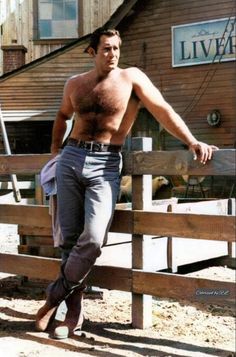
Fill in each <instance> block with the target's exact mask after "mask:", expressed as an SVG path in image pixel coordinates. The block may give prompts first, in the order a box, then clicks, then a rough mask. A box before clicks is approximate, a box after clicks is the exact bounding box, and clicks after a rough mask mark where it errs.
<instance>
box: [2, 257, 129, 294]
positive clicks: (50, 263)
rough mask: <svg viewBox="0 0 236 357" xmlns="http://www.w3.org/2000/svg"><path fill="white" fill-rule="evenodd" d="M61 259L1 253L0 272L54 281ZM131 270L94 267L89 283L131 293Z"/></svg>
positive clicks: (88, 278) (88, 279) (89, 276)
mask: <svg viewBox="0 0 236 357" xmlns="http://www.w3.org/2000/svg"><path fill="white" fill-rule="evenodd" d="M60 264H61V263H60V259H57V258H46V257H37V256H30V255H16V254H2V253H0V271H1V272H3V273H10V274H17V275H23V276H27V277H29V278H36V279H40V278H41V277H42V278H43V279H45V280H54V279H55V278H56V277H57V275H58V273H59V270H60ZM131 275H132V274H131V270H130V269H126V268H118V267H108V266H94V267H93V269H92V271H91V272H90V274H89V275H88V277H87V283H88V284H89V285H92V286H99V287H101V288H106V289H118V290H121V291H131Z"/></svg>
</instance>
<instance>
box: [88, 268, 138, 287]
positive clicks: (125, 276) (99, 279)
mask: <svg viewBox="0 0 236 357" xmlns="http://www.w3.org/2000/svg"><path fill="white" fill-rule="evenodd" d="M131 279H132V271H131V269H127V268H120V267H112V266H104V265H102V266H99V265H95V266H94V267H93V268H92V270H91V272H90V274H89V275H88V278H87V279H86V281H87V283H88V285H90V286H99V287H100V288H105V289H111V290H121V291H129V292H130V291H131Z"/></svg>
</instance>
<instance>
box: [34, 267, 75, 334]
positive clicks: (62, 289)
mask: <svg viewBox="0 0 236 357" xmlns="http://www.w3.org/2000/svg"><path fill="white" fill-rule="evenodd" d="M79 286H81V284H74V283H72V282H69V281H68V280H67V279H66V278H65V275H64V272H63V268H61V275H60V276H59V278H58V279H57V280H55V281H54V282H53V283H51V284H49V285H48V287H47V289H46V296H47V299H46V302H45V304H44V305H43V306H42V307H41V308H40V309H39V310H38V312H37V314H36V321H35V328H36V330H37V331H41V332H42V331H45V330H46V329H47V327H48V325H49V323H50V322H51V321H52V319H53V317H54V316H55V313H56V310H57V308H58V306H59V305H60V303H61V302H62V301H63V300H65V299H66V298H67V297H68V296H69V295H70V294H72V292H73V291H74V289H76V288H78V287H79Z"/></svg>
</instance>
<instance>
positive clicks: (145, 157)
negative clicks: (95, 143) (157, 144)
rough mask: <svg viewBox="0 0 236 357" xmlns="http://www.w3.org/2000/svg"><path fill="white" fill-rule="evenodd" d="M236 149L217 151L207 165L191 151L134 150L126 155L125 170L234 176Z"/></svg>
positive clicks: (136, 173) (132, 171) (131, 171)
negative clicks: (197, 159)
mask: <svg viewBox="0 0 236 357" xmlns="http://www.w3.org/2000/svg"><path fill="white" fill-rule="evenodd" d="M235 158H236V150H233V149H225V150H218V151H215V152H214V154H213V159H212V160H211V161H208V162H207V163H206V164H205V165H203V164H201V163H200V162H199V161H194V160H193V155H192V154H191V153H190V152H189V151H185V150H183V151H150V152H141V151H140V152H132V153H129V154H128V155H126V157H125V160H124V171H125V173H126V174H130V175H131V174H133V175H144V174H147V175H149V174H150V175H187V174H188V175H203V176H207V175H219V176H221V175H223V176H234V175H235V172H236V160H235Z"/></svg>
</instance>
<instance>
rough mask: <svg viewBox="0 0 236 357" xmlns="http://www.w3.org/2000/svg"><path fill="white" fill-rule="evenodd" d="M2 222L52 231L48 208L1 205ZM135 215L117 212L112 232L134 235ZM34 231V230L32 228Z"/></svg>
mask: <svg viewBox="0 0 236 357" xmlns="http://www.w3.org/2000/svg"><path fill="white" fill-rule="evenodd" d="M0 222H1V223H7V224H20V225H22V224H24V226H32V227H35V230H37V231H38V230H40V229H43V230H46V232H48V230H49V229H51V225H52V223H51V216H50V215H49V208H48V206H43V205H15V204H14V205H11V204H0ZM132 227H133V214H132V211H128V210H120V209H119V210H116V211H115V214H114V219H113V223H112V226H111V229H110V231H111V232H120V233H132ZM32 230H33V228H32Z"/></svg>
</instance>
